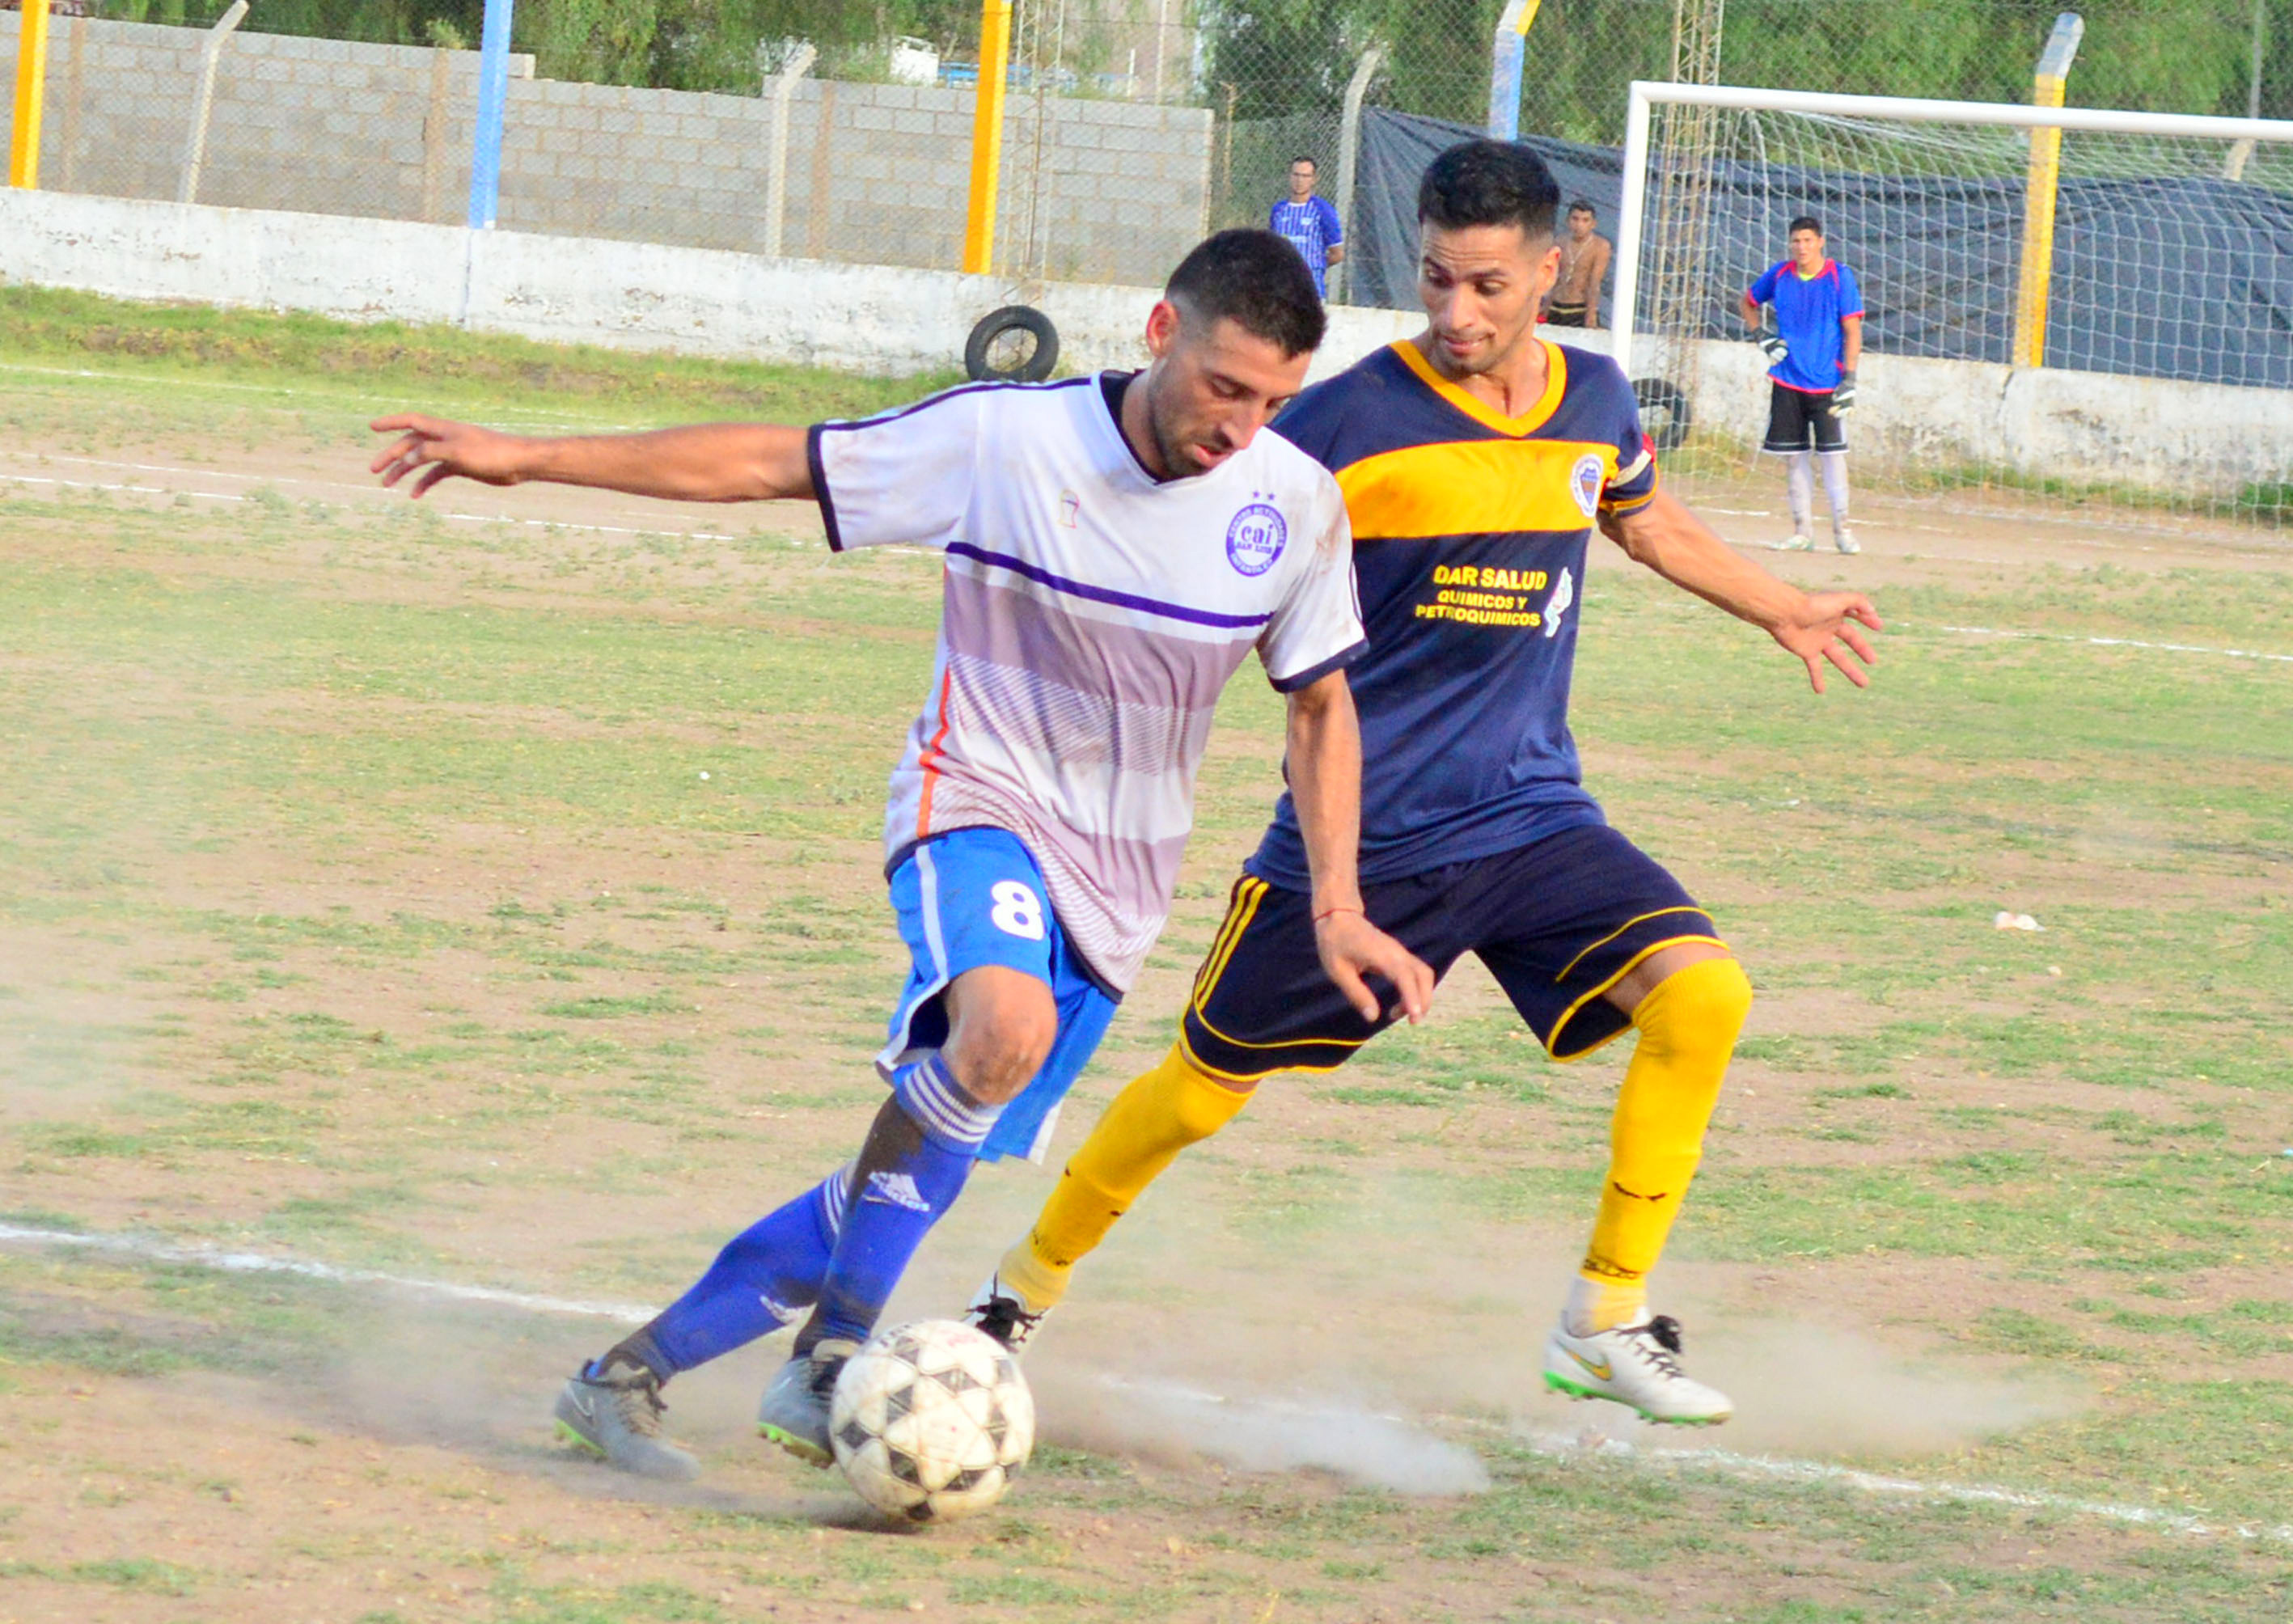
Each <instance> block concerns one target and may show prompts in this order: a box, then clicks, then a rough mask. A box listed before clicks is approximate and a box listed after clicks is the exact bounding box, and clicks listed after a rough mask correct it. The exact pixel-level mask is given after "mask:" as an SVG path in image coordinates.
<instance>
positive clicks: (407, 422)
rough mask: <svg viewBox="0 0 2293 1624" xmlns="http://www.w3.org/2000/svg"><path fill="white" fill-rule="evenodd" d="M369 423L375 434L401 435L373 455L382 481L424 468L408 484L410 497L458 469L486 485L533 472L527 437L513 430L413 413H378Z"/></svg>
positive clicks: (512, 480) (389, 482)
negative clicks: (528, 461)
mask: <svg viewBox="0 0 2293 1624" xmlns="http://www.w3.org/2000/svg"><path fill="white" fill-rule="evenodd" d="M367 426H368V427H369V428H371V429H372V430H373V431H374V432H376V433H377V434H396V435H398V436H400V438H399V440H398V441H397V442H396V443H395V444H393V446H392V447H391V448H389V449H388V450H386V451H385V452H383V453H382V454H381V455H380V456H377V457H376V458H375V459H374V464H373V471H374V472H375V473H378V474H380V475H382V482H383V484H384V485H385V486H390V485H395V484H397V483H398V481H401V480H402V479H404V478H405V477H406V476H407V475H408V474H409V473H413V472H414V471H415V470H416V469H417V468H419V469H421V470H422V477H421V478H419V479H417V480H416V481H414V483H413V485H412V486H411V487H410V488H409V489H408V491H407V493H406V494H407V495H408V496H409V497H421V496H424V495H425V494H427V493H428V491H429V489H430V488H431V487H432V486H433V485H435V484H436V483H437V482H438V481H441V480H447V479H451V478H453V477H454V476H455V475H456V474H460V475H461V476H462V477H463V478H464V479H466V480H475V481H478V482H479V483H480V484H482V485H515V484H516V483H517V482H518V481H521V480H523V479H524V478H525V477H526V475H527V473H529V472H530V470H529V469H528V468H527V467H526V466H525V451H526V442H525V441H524V440H521V439H520V438H518V436H516V435H515V434H498V433H496V432H494V431H493V430H491V429H482V428H479V427H478V426H477V425H476V424H468V423H453V422H450V421H448V420H447V419H446V418H443V417H425V416H421V415H420V414H418V413H414V412H401V413H399V414H398V415H397V416H391V417H377V418H376V419H375V420H374V421H373V422H372V423H370V424H368V425H367Z"/></svg>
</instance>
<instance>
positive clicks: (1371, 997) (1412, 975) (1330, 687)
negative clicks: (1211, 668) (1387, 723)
mask: <svg viewBox="0 0 2293 1624" xmlns="http://www.w3.org/2000/svg"><path fill="white" fill-rule="evenodd" d="M1289 743H1290V754H1289V757H1288V772H1289V778H1290V798H1291V800H1292V803H1294V804H1295V805H1296V806H1297V808H1298V831H1299V833H1300V835H1302V836H1304V837H1305V842H1306V862H1307V866H1308V867H1309V869H1312V870H1313V875H1314V945H1315V947H1316V948H1317V949H1318V950H1319V952H1320V954H1321V957H1322V969H1323V971H1324V972H1325V974H1327V975H1328V976H1329V978H1330V980H1331V981H1333V982H1336V983H1337V988H1338V990H1339V991H1341V992H1342V993H1344V994H1345V995H1346V1002H1348V1003H1349V1004H1351V1005H1352V1006H1354V1008H1355V1009H1356V1010H1357V1011H1359V1012H1360V1014H1361V1018H1362V1019H1363V1020H1365V1021H1372V1022H1373V1021H1375V1020H1377V1019H1378V1018H1379V1016H1380V1015H1381V1014H1383V1013H1385V1012H1384V1011H1383V1010H1382V1009H1381V1006H1380V1005H1379V1003H1378V997H1377V994H1376V993H1375V992H1373V990H1371V989H1370V987H1369V984H1368V983H1367V982H1366V981H1365V980H1364V977H1365V976H1370V975H1375V976H1378V977H1380V978H1381V979H1382V980H1384V981H1385V982H1388V983H1389V984H1390V985H1391V987H1392V988H1393V990H1394V995H1395V1002H1396V1004H1397V1005H1398V1008H1399V1013H1400V1014H1404V1015H1406V1016H1407V1017H1408V1018H1409V1019H1410V1020H1411V1021H1412V1022H1416V1021H1420V1020H1422V1019H1423V1018H1424V1015H1425V1008H1426V1006H1427V1005H1428V1004H1429V1003H1430V1002H1431V1000H1432V998H1433V972H1432V970H1431V968H1430V966H1427V965H1426V964H1425V963H1424V962H1423V961H1422V959H1420V958H1419V957H1417V956H1416V955H1415V954H1414V953H1412V952H1411V951H1410V950H1409V949H1407V948H1405V947H1403V946H1402V945H1401V944H1400V943H1399V942H1398V941H1395V940H1394V939H1393V938H1392V937H1390V936H1389V935H1387V934H1386V933H1384V932H1383V931H1381V930H1380V929H1378V928H1377V926H1375V925H1372V924H1371V923H1370V922H1369V916H1368V915H1367V914H1366V913H1365V912H1363V911H1362V895H1361V882H1360V877H1359V872H1358V868H1357V858H1358V855H1359V852H1360V850H1361V719H1360V717H1359V716H1357V715H1356V714H1355V712H1354V695H1353V690H1352V689H1350V688H1349V687H1347V686H1346V674H1345V673H1344V672H1342V671H1333V672H1332V673H1330V675H1327V676H1325V677H1324V678H1322V679H1321V680H1320V681H1319V682H1317V683H1309V684H1308V685H1307V686H1306V687H1304V688H1301V689H1300V690H1299V691H1297V692H1295V693H1293V694H1292V695H1291V696H1290V740H1289Z"/></svg>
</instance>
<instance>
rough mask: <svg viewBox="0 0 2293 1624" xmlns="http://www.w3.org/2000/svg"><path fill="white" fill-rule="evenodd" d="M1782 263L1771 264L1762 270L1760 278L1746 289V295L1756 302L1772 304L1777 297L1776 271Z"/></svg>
mask: <svg viewBox="0 0 2293 1624" xmlns="http://www.w3.org/2000/svg"><path fill="white" fill-rule="evenodd" d="M1781 269H1783V267H1781V266H1780V265H1770V266H1769V267H1768V268H1767V269H1766V270H1765V271H1762V272H1760V277H1759V280H1757V281H1755V282H1754V283H1753V284H1752V285H1751V287H1747V288H1746V289H1745V290H1744V296H1745V297H1746V299H1749V300H1750V301H1751V302H1752V303H1754V304H1772V303H1775V297H1776V272H1777V271H1780V270H1781Z"/></svg>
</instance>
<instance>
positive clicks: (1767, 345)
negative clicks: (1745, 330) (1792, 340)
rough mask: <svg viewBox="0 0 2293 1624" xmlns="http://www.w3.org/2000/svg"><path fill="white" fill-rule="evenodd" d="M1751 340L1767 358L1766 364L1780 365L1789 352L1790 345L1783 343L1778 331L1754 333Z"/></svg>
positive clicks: (1771, 365)
mask: <svg viewBox="0 0 2293 1624" xmlns="http://www.w3.org/2000/svg"><path fill="white" fill-rule="evenodd" d="M1752 342H1753V343H1755V344H1757V345H1759V346H1760V353H1761V354H1762V355H1764V356H1766V357H1767V358H1768V365H1769V366H1770V367H1780V366H1782V365H1783V364H1784V360H1785V358H1787V356H1789V355H1790V354H1791V346H1790V345H1789V344H1787V343H1784V338H1783V335H1782V334H1780V333H1754V334H1753V335H1752Z"/></svg>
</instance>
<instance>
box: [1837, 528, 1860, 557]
mask: <svg viewBox="0 0 2293 1624" xmlns="http://www.w3.org/2000/svg"><path fill="white" fill-rule="evenodd" d="M1831 545H1833V546H1835V547H1837V548H1838V549H1839V550H1840V551H1841V552H1842V553H1860V552H1861V551H1862V550H1863V544H1862V543H1861V542H1860V541H1858V540H1856V539H1855V532H1854V531H1852V530H1851V529H1848V528H1847V527H1846V526H1845V525H1843V524H1842V525H1838V526H1835V527H1834V528H1833V529H1832V532H1831Z"/></svg>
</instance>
